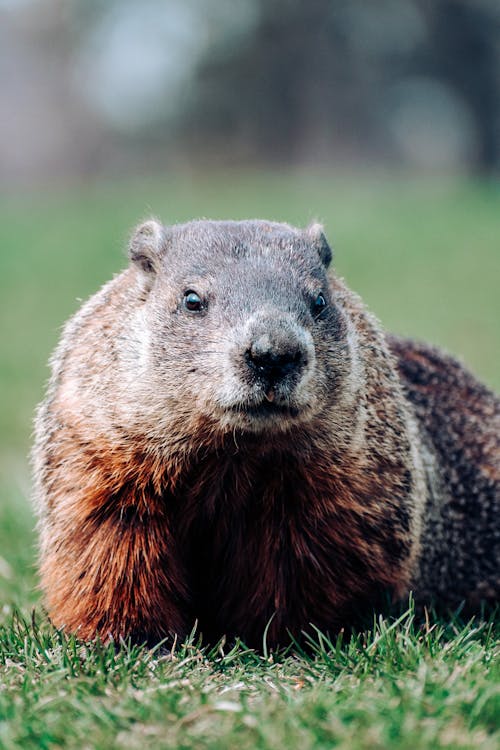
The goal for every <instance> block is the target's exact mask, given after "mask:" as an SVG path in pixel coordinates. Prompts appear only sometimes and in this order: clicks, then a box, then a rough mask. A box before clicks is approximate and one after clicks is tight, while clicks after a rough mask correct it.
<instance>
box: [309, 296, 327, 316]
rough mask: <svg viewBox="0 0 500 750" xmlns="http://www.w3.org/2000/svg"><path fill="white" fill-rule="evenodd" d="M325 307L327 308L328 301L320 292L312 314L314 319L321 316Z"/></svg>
mask: <svg viewBox="0 0 500 750" xmlns="http://www.w3.org/2000/svg"><path fill="white" fill-rule="evenodd" d="M325 307H326V299H325V298H324V296H323V295H322V294H321V292H320V293H319V294H318V296H317V297H316V299H315V300H314V302H313V306H312V313H313V315H314V317H315V318H317V317H318V315H321V313H322V312H323V310H324V309H325Z"/></svg>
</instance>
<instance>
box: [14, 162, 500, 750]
mask: <svg viewBox="0 0 500 750" xmlns="http://www.w3.org/2000/svg"><path fill="white" fill-rule="evenodd" d="M151 214H154V215H158V216H160V217H161V218H162V219H163V220H164V221H165V222H174V221H182V220H186V219H188V218H190V217H193V216H209V217H214V218H217V217H221V218H224V217H225V218H245V217H256V216H260V217H267V218H273V219H281V220H285V221H290V222H292V223H296V224H300V225H304V224H306V223H307V222H308V221H310V220H311V219H315V218H319V219H321V220H323V221H324V223H325V225H326V229H327V234H328V236H329V238H330V239H331V241H332V244H333V246H334V248H335V251H336V260H335V264H336V267H337V269H338V271H339V272H340V273H341V274H342V275H344V276H345V277H346V278H347V280H348V282H349V284H350V285H351V287H353V288H354V289H356V290H357V291H359V292H360V293H361V295H362V296H363V297H364V299H365V300H366V301H367V302H368V304H369V306H370V307H371V308H372V309H373V310H374V311H375V312H376V313H377V315H378V316H379V317H380V318H381V319H382V320H383V322H384V324H385V325H386V327H387V328H389V329H392V330H395V331H398V332H401V333H404V334H407V335H412V336H415V337H417V338H425V339H428V340H430V341H432V342H434V343H437V344H440V345H442V346H445V347H446V348H447V349H448V350H450V351H452V352H454V353H455V354H457V355H459V356H460V357H462V358H463V359H464V360H465V361H466V362H467V363H468V364H469V365H470V367H471V368H472V369H473V370H474V371H475V372H476V373H477V374H478V375H479V376H480V377H481V378H483V379H484V380H485V381H486V382H488V383H489V384H490V385H492V386H494V387H497V388H498V387H499V386H500V367H499V364H500V363H499V352H500V327H499V326H498V321H499V319H500V295H499V294H498V281H499V275H500V274H499V272H500V252H499V251H500V243H499V236H500V184H499V183H488V184H486V183H479V182H478V183H472V182H452V181H444V180H440V181H429V180H427V181H425V180H408V179H405V178H403V177H400V178H397V179H394V178H393V179H388V178H387V177H377V176H371V177H360V176H350V177H345V176H343V175H335V174H334V175H330V174H326V173H322V174H310V173H296V174H276V173H274V174H259V173H256V172H255V173H251V174H236V173H235V174H230V173H228V174H219V175H216V176H212V177H210V178H209V177H200V176H196V177H194V176H193V177H189V176H186V175H184V176H179V175H176V174H171V175H165V177H164V179H163V180H161V181H160V180H149V181H148V180H135V181H133V182H126V183H122V184H118V183H114V184H109V185H103V184H101V185H96V186H92V187H89V186H87V187H74V188H73V189H71V190H67V191H59V192H55V191H52V192H50V191H48V192H45V193H44V194H40V193H38V194H35V193H33V194H29V195H26V194H25V195H19V196H11V197H9V198H6V197H5V196H4V197H2V196H0V315H1V320H2V350H1V360H0V385H1V387H0V420H1V421H0V472H1V477H0V748H1V749H2V750H3V748H7V749H8V748H18V747H21V748H55V747H68V748H72V747H74V748H84V747H85V748H93V747H96V748H115V747H116V748H122V747H123V748H162V747H178V748H214V749H215V748H217V749H218V748H233V747H234V748H238V750H245V748H280V749H281V748H286V749H287V750H288V748H290V750H295V748H300V750H306V749H307V748H327V747H338V748H353V749H354V750H356V748H370V749H377V748H383V749H384V750H385V749H386V748H388V749H390V748H416V749H418V748H434V747H448V748H486V749H488V748H496V747H498V743H499V740H500V726H499V721H498V717H499V715H500V689H499V683H500V680H499V659H498V656H499V653H498V650H499V644H500V640H499V638H498V623H496V622H495V621H490V622H483V621H481V620H480V619H478V620H477V621H475V622H472V623H468V624H466V623H460V622H459V621H458V620H454V621H452V622H446V621H444V620H437V619H435V618H430V620H429V622H428V624H427V625H426V626H417V625H416V624H415V622H414V619H413V615H412V613H411V612H410V613H409V614H407V615H406V617H404V618H403V619H402V620H401V621H399V622H392V621H389V620H381V621H379V622H378V623H377V625H376V626H374V628H373V630H372V632H368V633H365V634H363V635H360V636H356V637H354V638H352V639H351V640H348V639H346V640H344V641H342V642H340V641H339V642H336V643H328V642H326V641H325V640H324V639H321V638H320V637H319V636H318V643H317V644H316V646H315V647H313V650H312V653H311V654H309V655H308V656H305V655H300V654H297V653H296V654H294V655H293V654H271V655H270V654H266V655H265V656H258V655H256V654H255V653H252V652H248V651H247V650H245V649H244V647H243V646H239V647H237V648H236V649H233V650H229V649H228V648H225V649H224V648H223V647H221V648H220V649H218V650H217V649H216V650H214V651H213V652H207V651H203V650H201V649H200V648H199V647H198V644H197V642H196V638H193V639H192V640H191V641H190V642H188V643H186V644H185V645H184V646H183V647H181V648H180V650H179V651H178V652H176V653H175V654H174V655H173V656H172V655H168V654H167V655H166V654H161V653H159V652H158V653H149V652H147V651H144V650H141V649H138V648H136V647H127V646H122V647H121V648H120V649H118V650H115V649H114V648H113V647H104V646H99V645H95V646H92V647H88V646H85V645H84V644H81V643H78V642H76V641H75V640H74V639H72V638H69V639H67V638H65V637H64V636H63V635H61V634H60V633H57V632H55V631H54V630H53V629H52V628H51V627H50V625H49V624H48V623H47V621H46V618H45V616H44V614H43V610H42V609H41V607H40V605H39V601H38V599H39V597H38V593H37V590H36V575H35V551H34V533H33V517H32V513H31V510H30V507H29V504H28V497H29V472H28V468H27V458H26V456H27V454H28V451H29V441H30V432H31V419H32V413H33V409H34V405H35V403H36V402H37V401H38V400H39V399H40V398H41V395H42V392H43V384H44V381H45V380H46V377H47V374H48V371H47V369H46V361H47V358H48V355H49V352H50V350H51V349H52V348H53V346H54V345H55V342H56V340H57V337H58V334H59V329H60V326H61V324H62V323H63V321H64V319H65V318H66V317H67V316H68V315H69V314H70V313H71V312H72V311H74V310H75V309H76V307H77V306H78V304H79V302H78V300H79V299H81V298H85V297H87V296H88V295H89V294H91V293H92V292H93V291H94V290H96V289H97V288H98V287H99V286H100V285H101V284H102V283H103V282H104V281H106V280H107V279H108V278H109V277H110V276H111V275H112V274H113V273H114V272H116V271H118V270H119V269H120V268H121V267H123V265H124V263H125V257H124V246H125V241H126V237H127V234H128V232H129V231H130V228H131V226H132V225H133V224H134V223H135V222H136V221H138V220H140V219H141V218H144V217H145V216H148V215H151ZM33 607H36V614H35V615H34V622H32V614H31V612H32V608H33Z"/></svg>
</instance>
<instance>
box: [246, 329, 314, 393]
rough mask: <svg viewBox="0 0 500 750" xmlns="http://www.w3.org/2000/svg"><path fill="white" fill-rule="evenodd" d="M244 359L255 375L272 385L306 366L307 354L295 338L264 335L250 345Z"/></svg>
mask: <svg viewBox="0 0 500 750" xmlns="http://www.w3.org/2000/svg"><path fill="white" fill-rule="evenodd" d="M245 359H246V363H247V365H248V367H249V368H250V370H252V372H253V373H254V374H255V375H257V376H259V377H261V378H262V379H263V380H265V381H266V382H267V383H269V384H273V383H278V382H279V381H280V380H283V379H284V378H286V376H287V375H291V374H292V373H294V372H297V371H299V370H301V369H302V368H303V367H304V366H305V365H306V364H307V352H306V349H305V346H304V345H303V344H302V342H301V341H300V340H299V339H298V338H296V337H293V336H292V337H290V336H287V337H279V336H274V337H273V336H270V335H269V334H267V333H265V334H262V335H261V336H259V337H258V338H256V339H255V340H254V341H253V342H252V343H251V345H250V347H249V348H248V349H247V351H246V352H245Z"/></svg>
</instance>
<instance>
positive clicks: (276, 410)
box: [231, 401, 300, 419]
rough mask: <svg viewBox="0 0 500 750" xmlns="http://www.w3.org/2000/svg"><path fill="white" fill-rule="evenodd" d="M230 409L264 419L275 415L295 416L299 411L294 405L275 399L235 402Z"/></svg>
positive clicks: (243, 414)
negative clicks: (256, 402) (277, 401)
mask: <svg viewBox="0 0 500 750" xmlns="http://www.w3.org/2000/svg"><path fill="white" fill-rule="evenodd" d="M231 411H232V412H235V413H236V414H241V415H242V416H248V417H253V418H255V419H262V418H264V419H266V418H269V417H277V416H280V417H290V418H296V417H298V415H299V412H300V410H299V409H298V408H297V407H296V406H291V405H290V404H279V403H276V402H275V401H273V402H269V401H261V403H259V404H235V405H233V406H232V407H231Z"/></svg>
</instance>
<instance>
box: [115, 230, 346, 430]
mask: <svg viewBox="0 0 500 750" xmlns="http://www.w3.org/2000/svg"><path fill="white" fill-rule="evenodd" d="M331 255H332V254H331V250H330V247H329V245H328V242H327V240H326V239H325V236H324V234H323V231H322V228H321V226H319V225H317V224H314V225H311V226H310V227H309V228H307V229H305V230H299V229H295V228H294V227H291V226H289V225H286V224H277V223H269V222H265V221H241V222H232V221H231V222H230V221H220V222H219V221H194V222H190V223H188V224H184V225H177V226H171V227H163V226H161V225H160V224H159V223H157V222H156V221H149V222H147V223H145V224H143V225H141V226H140V227H139V228H138V229H137V230H136V232H135V234H134V236H133V238H132V241H131V244H130V258H131V265H132V271H131V272H132V274H133V275H134V279H135V283H136V284H137V289H138V294H139V299H140V305H139V307H138V309H137V311H135V313H134V316H133V332H134V334H135V335H133V336H131V340H133V341H134V346H135V347H136V351H135V356H134V360H135V374H134V377H135V376H137V375H138V377H139V383H141V382H142V383H143V390H142V393H141V396H140V398H141V399H144V401H145V402H146V401H148V402H149V403H148V404H146V403H145V406H144V408H146V409H152V408H154V409H155V410H156V412H157V414H158V420H159V422H161V421H162V418H161V413H162V411H163V410H164V409H165V410H167V411H168V412H169V413H170V414H171V413H175V416H176V417H177V418H180V416H184V417H185V419H186V420H187V421H188V422H190V423H193V424H194V422H193V415H194V416H195V417H196V419H197V420H202V421H203V420H206V421H207V422H209V423H210V425H211V429H212V430H213V429H220V430H222V431H233V432H234V431H235V430H236V431H242V432H252V433H258V432H261V431H263V430H271V431H277V432H283V431H284V430H289V429H291V428H293V426H294V425H298V424H304V423H307V422H308V421H310V420H311V418H312V417H314V415H315V414H317V413H319V412H320V411H321V410H323V409H324V408H325V407H326V406H327V405H329V406H330V407H331V405H332V401H334V400H335V399H336V398H337V397H338V398H340V397H341V392H342V389H343V383H344V381H345V377H346V374H347V372H348V370H349V359H350V354H349V345H348V326H347V321H346V318H345V316H344V314H343V312H342V310H341V309H339V307H338V305H337V304H336V301H335V300H334V299H332V291H331V288H330V285H329V283H328V281H327V277H326V270H327V268H328V265H329V263H330V260H331ZM137 366H138V367H139V368H140V369H141V370H142V371H143V372H144V377H143V378H142V381H141V373H140V372H139V373H137Z"/></svg>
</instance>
